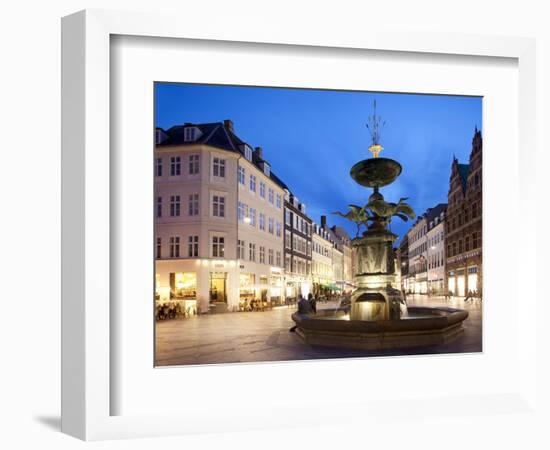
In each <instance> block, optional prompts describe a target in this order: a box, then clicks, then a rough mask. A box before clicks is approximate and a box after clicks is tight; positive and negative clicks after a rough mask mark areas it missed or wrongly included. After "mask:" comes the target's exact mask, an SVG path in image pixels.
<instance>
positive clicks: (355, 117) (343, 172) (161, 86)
mask: <svg viewBox="0 0 550 450" xmlns="http://www.w3.org/2000/svg"><path fill="white" fill-rule="evenodd" d="M155 89H156V126H160V127H162V128H169V127H171V126H172V125H178V124H182V123H185V122H193V123H206V122H220V121H223V120H224V119H231V120H233V122H234V125H235V133H236V134H237V135H238V136H239V137H240V138H241V139H242V140H244V141H245V142H247V143H249V144H250V145H251V146H252V147H258V146H260V147H262V148H263V151H264V158H265V159H266V160H267V161H269V163H270V164H271V167H272V170H273V171H274V172H275V173H276V174H277V175H278V176H279V177H280V178H281V179H282V180H283V181H284V182H285V183H286V184H287V185H288V186H289V187H290V188H291V190H292V191H293V192H294V194H295V195H296V196H298V198H299V199H300V200H301V201H303V202H304V203H305V204H306V207H307V213H308V215H309V216H310V217H311V218H312V219H313V220H315V221H316V222H319V220H320V219H319V217H320V215H322V214H325V215H327V220H328V222H329V225H333V224H336V225H339V226H344V227H345V228H346V229H348V230H349V232H350V235H351V236H352V237H353V236H354V235H355V226H354V225H353V224H351V223H349V222H348V221H346V220H345V219H342V218H340V217H338V216H335V215H333V214H331V212H333V211H346V210H347V209H348V208H347V205H348V204H350V203H353V204H358V205H362V204H365V203H366V202H367V200H368V197H369V195H370V193H371V190H370V189H367V188H364V187H362V186H359V185H358V184H357V183H355V181H353V180H352V179H351V178H350V176H349V170H350V168H351V167H352V166H353V164H355V163H356V162H357V161H359V160H362V159H366V158H369V157H371V154H370V152H369V151H368V147H369V145H370V144H371V142H370V134H369V132H368V130H367V128H366V126H365V123H366V122H367V119H368V116H369V115H371V114H372V107H373V100H374V99H376V101H377V113H378V114H380V115H381V116H382V118H383V120H385V121H386V125H385V127H384V128H383V130H382V137H381V144H382V146H383V147H384V150H383V152H382V153H381V156H384V157H386V158H392V159H395V160H397V161H399V162H400V163H401V165H402V166H403V172H402V174H401V176H400V177H399V178H398V179H397V180H396V181H395V182H394V183H393V184H391V185H390V186H386V187H384V188H382V189H381V193H382V194H383V195H384V197H385V199H386V200H387V201H397V200H399V198H400V197H409V200H408V201H409V203H410V204H411V206H412V207H413V208H414V209H415V211H416V212H417V214H421V213H423V212H424V211H425V210H426V209H427V208H429V207H431V206H435V205H436V204H437V203H441V202H446V201H447V192H448V188H449V176H450V170H451V162H452V158H453V155H455V156H456V157H457V158H458V159H459V161H460V162H461V163H468V158H469V154H470V150H471V142H472V137H473V135H474V128H475V127H476V126H477V127H478V128H479V129H482V123H481V120H482V99H481V98H480V97H461V96H442V95H416V94H393V93H378V92H376V93H374V92H350V91H327V90H304V89H279V88H277V89H276V88H257V87H244V86H211V85H192V84H179V83H158V84H156V87H155ZM410 225H411V222H408V223H403V222H401V220H400V219H399V218H394V220H393V222H392V225H391V227H392V231H393V232H394V233H396V234H398V235H399V236H402V235H403V234H404V233H406V232H407V230H408V229H409V227H410Z"/></svg>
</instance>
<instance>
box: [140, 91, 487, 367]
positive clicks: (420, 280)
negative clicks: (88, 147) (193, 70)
mask: <svg viewBox="0 0 550 450" xmlns="http://www.w3.org/2000/svg"><path fill="white" fill-rule="evenodd" d="M153 89H154V102H155V105H154V106H155V107H154V124H153V131H154V139H152V142H153V141H154V145H153V149H152V153H153V158H152V167H151V169H152V170H153V171H154V186H153V190H154V211H151V220H153V221H154V242H151V245H152V246H153V247H154V257H155V277H154V298H152V299H151V305H152V311H153V312H152V314H153V317H152V320H154V323H155V334H154V335H155V338H154V339H155V352H154V353H155V357H154V359H155V361H154V365H155V367H161V366H188V365H204V364H234V363H261V362H283V361H299V360H316V359H335V358H363V357H379V356H407V355H436V354H451V353H454V354H460V353H479V352H482V351H483V348H482V342H483V333H482V322H483V314H482V311H483V263H482V255H483V252H482V248H483V245H482V220H483V219H482V216H483V214H482V213H483V208H482V190H483V182H482V179H483V176H482V175H483V171H482V170H483V169H482V152H483V150H482V148H483V126H482V125H483V124H482V116H483V112H482V110H483V98H482V97H478V96H466V95H464V96H460V95H438V94H433V93H401V92H400V93H394V92H374V91H351V90H345V89H342V90H328V89H327V90H323V89H304V88H292V87H288V88H286V87H270V86H239V85H214V84H197V83H176V82H160V81H159V82H156V83H154V86H153ZM145 200H146V199H144V201H145Z"/></svg>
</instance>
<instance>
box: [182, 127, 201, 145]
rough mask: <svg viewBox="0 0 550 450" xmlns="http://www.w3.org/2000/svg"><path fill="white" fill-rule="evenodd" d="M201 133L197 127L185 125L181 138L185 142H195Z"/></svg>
mask: <svg viewBox="0 0 550 450" xmlns="http://www.w3.org/2000/svg"><path fill="white" fill-rule="evenodd" d="M201 134H202V133H201V131H200V130H199V129H198V128H197V127H185V129H184V137H183V140H184V141H185V142H195V141H196V140H197V139H198V138H199V137H200V136H201Z"/></svg>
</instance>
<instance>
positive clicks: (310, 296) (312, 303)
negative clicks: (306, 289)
mask: <svg viewBox="0 0 550 450" xmlns="http://www.w3.org/2000/svg"><path fill="white" fill-rule="evenodd" d="M307 301H308V303H309V305H310V306H311V310H312V311H313V314H317V300H315V297H313V294H312V293H311V292H310V293H309V294H308V295H307Z"/></svg>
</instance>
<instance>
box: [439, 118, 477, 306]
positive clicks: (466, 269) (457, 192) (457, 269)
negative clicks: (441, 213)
mask: <svg viewBox="0 0 550 450" xmlns="http://www.w3.org/2000/svg"><path fill="white" fill-rule="evenodd" d="M482 147H483V141H482V137H481V131H479V130H477V128H476V130H475V134H474V138H473V139H472V151H471V153H470V161H469V164H460V163H459V162H458V160H457V159H456V158H454V159H453V163H452V166H451V178H450V186H449V195H448V207H447V216H446V224H445V244H446V247H447V248H446V259H447V261H446V286H447V290H448V291H449V292H451V293H452V294H453V295H456V296H466V295H468V293H469V292H472V293H473V294H474V295H475V296H481V295H482V285H483V271H482V253H483V252H482V185H483V183H482V178H483V177H482Z"/></svg>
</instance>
